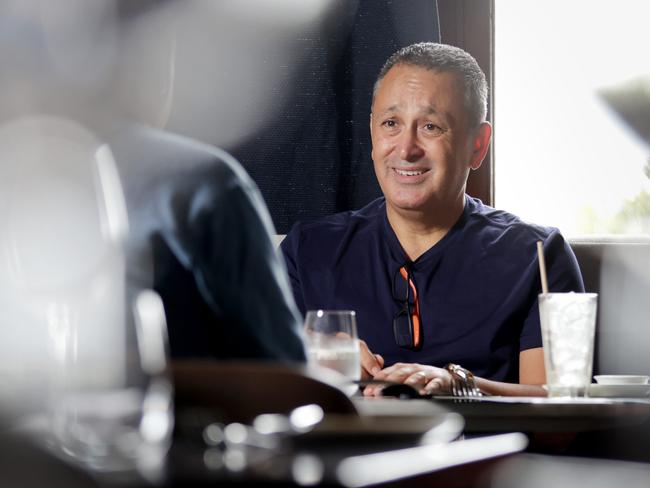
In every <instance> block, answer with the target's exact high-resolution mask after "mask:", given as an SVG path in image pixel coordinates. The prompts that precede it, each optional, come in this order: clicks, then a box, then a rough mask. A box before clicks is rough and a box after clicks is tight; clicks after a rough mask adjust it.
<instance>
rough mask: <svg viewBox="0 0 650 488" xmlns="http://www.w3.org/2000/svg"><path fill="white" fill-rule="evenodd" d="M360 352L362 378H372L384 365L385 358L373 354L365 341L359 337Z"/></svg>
mask: <svg viewBox="0 0 650 488" xmlns="http://www.w3.org/2000/svg"><path fill="white" fill-rule="evenodd" d="M359 352H360V353H361V354H360V356H361V379H362V380H371V379H373V378H374V376H375V375H376V374H377V373H379V372H380V371H381V368H383V367H384V358H383V357H381V356H380V355H379V354H373V353H372V352H371V351H370V349H369V348H368V344H366V342H365V341H362V340H361V339H359Z"/></svg>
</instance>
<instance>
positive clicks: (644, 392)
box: [587, 383, 650, 398]
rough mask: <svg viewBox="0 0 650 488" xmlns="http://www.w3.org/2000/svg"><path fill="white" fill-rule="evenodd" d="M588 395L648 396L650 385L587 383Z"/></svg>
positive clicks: (611, 396)
mask: <svg viewBox="0 0 650 488" xmlns="http://www.w3.org/2000/svg"><path fill="white" fill-rule="evenodd" d="M587 394H588V395H589V396H590V397H608V398H649V397H650V385H601V384H596V383H593V384H591V385H589V390H588V393H587Z"/></svg>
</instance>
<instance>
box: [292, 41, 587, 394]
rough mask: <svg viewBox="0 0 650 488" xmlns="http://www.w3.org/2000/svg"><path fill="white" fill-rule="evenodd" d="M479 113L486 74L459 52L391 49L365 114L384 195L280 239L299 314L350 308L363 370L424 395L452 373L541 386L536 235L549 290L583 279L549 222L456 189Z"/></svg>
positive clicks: (480, 143)
mask: <svg viewBox="0 0 650 488" xmlns="http://www.w3.org/2000/svg"><path fill="white" fill-rule="evenodd" d="M486 112H487V83H486V80H485V75H484V74H483V72H482V71H481V69H480V68H479V66H478V64H477V63H476V61H475V60H474V58H472V57H471V56H470V55H469V54H468V53H466V52H465V51H463V50H461V49H459V48H456V47H452V46H447V45H444V44H435V43H420V44H414V45H411V46H408V47H405V48H403V49H401V50H400V51H398V52H397V53H395V54H394V55H393V56H391V57H390V58H389V59H388V61H387V62H386V64H385V65H384V67H383V68H382V70H381V71H380V73H379V76H378V79H377V82H376V84H375V89H374V93H373V102H372V113H371V115H370V132H371V136H372V144H373V149H372V158H373V161H374V168H375V173H376V176H377V179H378V181H379V184H380V186H381V189H382V192H383V195H384V196H383V198H380V199H378V200H375V201H374V202H371V203H370V204H368V205H367V206H366V207H364V208H362V209H360V210H358V211H353V212H344V213H340V214H336V215H333V216H330V217H326V218H323V219H320V220H318V221H315V222H309V223H298V224H296V225H295V226H294V228H293V229H292V231H291V232H290V234H289V235H288V236H287V238H286V239H285V240H284V241H283V243H282V250H283V253H284V256H285V259H286V261H287V265H288V269H289V275H290V278H291V281H292V285H293V291H294V296H295V298H296V301H297V303H298V306H299V307H300V308H301V310H302V312H303V313H305V311H306V310H310V309H317V308H321V309H352V310H356V312H357V321H358V329H359V336H360V337H361V339H362V344H361V346H362V360H361V363H362V364H361V368H362V372H363V376H364V377H365V378H374V379H379V380H390V381H396V382H404V383H407V384H410V385H412V386H414V387H415V388H416V389H417V390H419V391H420V392H422V393H447V392H450V390H451V381H452V378H454V377H455V379H457V380H458V381H460V382H470V383H471V382H473V381H474V382H475V383H476V385H477V386H478V387H479V388H480V389H481V390H483V391H484V392H486V393H490V394H501V395H543V394H544V390H543V389H542V386H541V385H543V384H544V382H545V374H544V358H543V349H542V339H541V331H540V324H539V312H538V305H537V295H538V293H539V292H540V279H539V272H538V262H537V255H536V242H537V241H539V240H541V241H543V243H544V250H545V254H546V264H547V268H548V275H549V286H550V288H551V290H552V291H557V292H559V291H572V290H573V291H582V290H583V283H582V278H581V275H580V270H579V268H578V265H577V262H576V260H575V256H574V255H573V252H572V251H571V249H570V247H569V246H568V244H567V243H566V242H565V241H564V239H563V238H562V236H561V235H560V233H559V231H558V230H557V229H555V228H550V227H541V226H536V225H532V224H527V223H524V222H523V221H521V220H520V219H519V218H517V217H516V216H514V215H512V214H509V213H506V212H504V211H500V210H496V209H494V208H491V207H488V206H486V205H484V204H483V203H482V202H481V201H479V200H477V199H474V198H471V197H470V196H468V195H466V194H465V189H466V183H467V177H468V175H469V172H470V171H471V170H475V169H477V168H479V167H480V165H481V163H482V161H483V159H484V157H485V155H486V153H487V150H488V147H489V143H490V137H491V133H492V128H491V126H490V124H489V123H488V122H487V121H486V120H485V117H486ZM460 365H462V366H460ZM380 390H381V387H380V386H369V387H367V388H366V390H365V392H364V393H365V394H366V395H376V394H379V392H380Z"/></svg>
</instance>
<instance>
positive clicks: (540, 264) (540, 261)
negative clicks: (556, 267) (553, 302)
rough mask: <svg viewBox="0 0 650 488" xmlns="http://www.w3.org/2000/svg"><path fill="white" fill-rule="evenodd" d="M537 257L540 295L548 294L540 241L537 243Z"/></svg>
mask: <svg viewBox="0 0 650 488" xmlns="http://www.w3.org/2000/svg"><path fill="white" fill-rule="evenodd" d="M537 256H538V258H539V274H540V276H541V277H542V293H544V294H546V293H548V281H547V279H546V262H545V261H544V247H543V246H542V241H537Z"/></svg>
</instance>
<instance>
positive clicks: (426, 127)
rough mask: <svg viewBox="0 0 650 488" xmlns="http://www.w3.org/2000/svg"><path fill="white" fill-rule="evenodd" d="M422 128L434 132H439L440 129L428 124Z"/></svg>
mask: <svg viewBox="0 0 650 488" xmlns="http://www.w3.org/2000/svg"><path fill="white" fill-rule="evenodd" d="M424 128H425V129H426V130H428V131H434V130H439V129H440V127H438V126H437V125H436V124H432V123H428V124H424Z"/></svg>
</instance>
